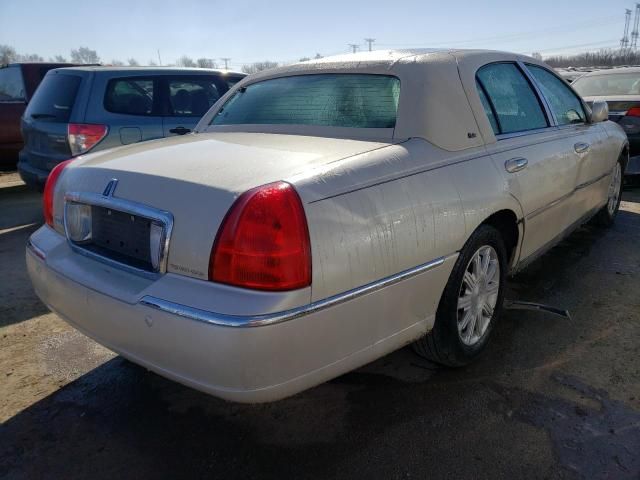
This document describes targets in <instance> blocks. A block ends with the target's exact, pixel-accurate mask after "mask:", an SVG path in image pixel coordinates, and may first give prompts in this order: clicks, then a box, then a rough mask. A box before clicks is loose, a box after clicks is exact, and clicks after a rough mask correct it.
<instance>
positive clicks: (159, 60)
mask: <svg viewBox="0 0 640 480" xmlns="http://www.w3.org/2000/svg"><path fill="white" fill-rule="evenodd" d="M158 65H162V59H161V58H160V49H158Z"/></svg>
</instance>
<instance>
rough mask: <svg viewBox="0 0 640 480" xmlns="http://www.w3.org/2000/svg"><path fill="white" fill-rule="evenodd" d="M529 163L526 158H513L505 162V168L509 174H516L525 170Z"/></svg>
mask: <svg viewBox="0 0 640 480" xmlns="http://www.w3.org/2000/svg"><path fill="white" fill-rule="evenodd" d="M528 163H529V161H528V160H527V159H526V158H511V159H509V160H507V161H506V162H504V168H505V169H506V170H507V172H509V173H516V172H519V171H520V170H522V169H523V168H525V167H526V166H527V164H528Z"/></svg>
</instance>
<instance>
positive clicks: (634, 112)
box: [627, 107, 640, 117]
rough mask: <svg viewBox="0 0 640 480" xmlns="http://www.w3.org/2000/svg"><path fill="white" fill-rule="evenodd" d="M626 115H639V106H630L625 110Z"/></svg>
mask: <svg viewBox="0 0 640 480" xmlns="http://www.w3.org/2000/svg"><path fill="white" fill-rule="evenodd" d="M627 117H640V107H632V108H630V109H629V110H628V111H627Z"/></svg>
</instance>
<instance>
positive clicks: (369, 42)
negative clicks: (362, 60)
mask: <svg viewBox="0 0 640 480" xmlns="http://www.w3.org/2000/svg"><path fill="white" fill-rule="evenodd" d="M364 41H365V42H367V43H368V44H369V51H371V44H372V43H373V42H375V41H376V39H375V38H365V39H364Z"/></svg>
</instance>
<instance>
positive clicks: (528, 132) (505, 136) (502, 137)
mask: <svg viewBox="0 0 640 480" xmlns="http://www.w3.org/2000/svg"><path fill="white" fill-rule="evenodd" d="M556 130H558V127H556V126H555V125H554V126H552V127H544V128H534V129H533V130H521V131H519V132H512V133H500V134H498V135H496V136H495V137H496V140H498V141H500V140H507V139H509V138H517V137H524V136H525V135H535V134H536V133H544V132H550V131H556Z"/></svg>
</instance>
